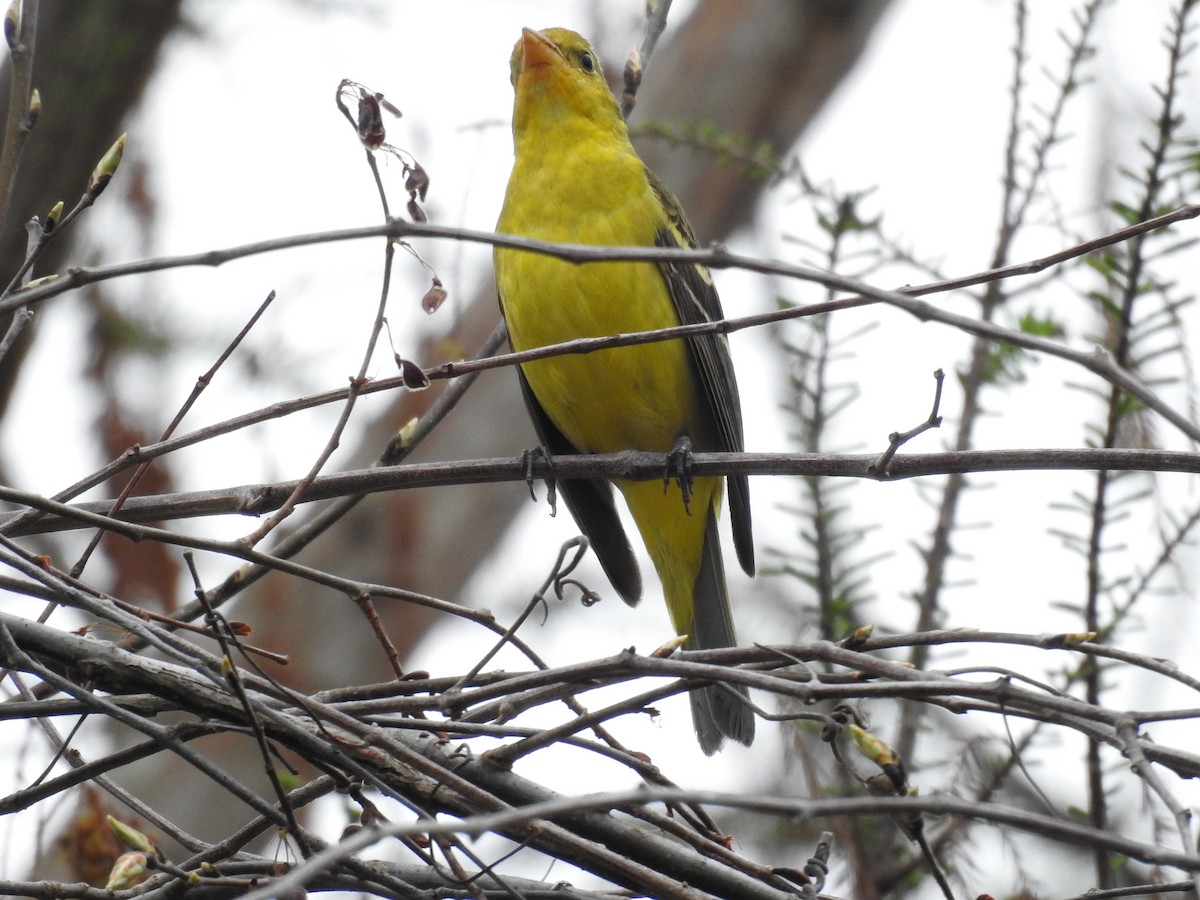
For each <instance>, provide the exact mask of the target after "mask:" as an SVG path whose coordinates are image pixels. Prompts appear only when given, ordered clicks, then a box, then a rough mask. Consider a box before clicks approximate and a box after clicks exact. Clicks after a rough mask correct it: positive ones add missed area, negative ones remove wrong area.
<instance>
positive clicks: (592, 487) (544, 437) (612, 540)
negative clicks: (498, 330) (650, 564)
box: [517, 366, 642, 606]
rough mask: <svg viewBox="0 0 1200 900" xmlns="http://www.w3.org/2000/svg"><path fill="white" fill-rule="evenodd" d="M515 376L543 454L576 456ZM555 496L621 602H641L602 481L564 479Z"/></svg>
mask: <svg viewBox="0 0 1200 900" xmlns="http://www.w3.org/2000/svg"><path fill="white" fill-rule="evenodd" d="M517 375H518V377H519V378H520V380H521V393H522V394H523V395H524V397H525V405H526V406H527V407H529V417H530V418H531V419H533V427H534V429H535V430H536V431H537V434H538V439H539V440H540V441H541V442H542V447H543V449H544V450H545V451H546V453H548V454H550V456H551V457H554V456H566V455H567V454H568V453H578V452H579V451H578V450H576V449H575V447H574V445H572V444H571V442H570V441H568V440H567V439H566V437H564V436H563V433H562V432H561V431H559V430H558V426H556V425H555V424H554V423H553V422H552V421H550V417H549V416H548V415H546V411H545V410H544V409H542V404H540V403H539V402H538V399H537V397H535V396H534V395H533V390H532V389H531V388H530V387H529V382H528V381H526V380H525V373H524V372H522V371H521V367H520V366H518V367H517ZM558 492H559V494H560V495H561V496H562V498H563V499H564V500H565V501H566V502H567V509H569V510H570V511H571V515H572V516H574V517H575V523H576V524H577V525H578V526H579V530H580V531H582V532H583V533H584V535H586V536H587V539H588V540H589V541H590V542H591V545H592V549H593V550H594V551H596V558H597V559H599V560H600V566H601V567H602V568H603V569H604V574H605V575H607V576H608V580H609V581H611V582H612V586H613V587H614V588H616V590H617V593H618V594H620V595H621V599H622V600H624V601H625V602H626V603H628V604H629V605H630V606H634V605H636V604H637V602H638V601H639V600H641V599H642V575H641V572H640V571H639V570H638V564H637V558H636V557H635V556H634V555H633V548H632V547H630V546H629V538H628V537H627V536H626V534H625V528H624V527H623V526H622V525H621V519H620V517H619V516H618V515H617V508H616V506H615V505H614V504H613V495H612V487H611V486H610V485H609V483H608V482H607V481H605V480H604V479H602V478H597V479H590V480H584V479H580V478H568V479H563V480H561V481H559V482H558Z"/></svg>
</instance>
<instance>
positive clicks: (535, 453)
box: [521, 447, 558, 516]
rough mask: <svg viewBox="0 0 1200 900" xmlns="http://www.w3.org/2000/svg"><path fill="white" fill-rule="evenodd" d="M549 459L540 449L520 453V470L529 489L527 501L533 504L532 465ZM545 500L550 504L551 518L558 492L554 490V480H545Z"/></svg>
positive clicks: (535, 448) (534, 494)
mask: <svg viewBox="0 0 1200 900" xmlns="http://www.w3.org/2000/svg"><path fill="white" fill-rule="evenodd" d="M542 458H545V459H549V458H550V455H549V454H548V453H546V451H545V450H543V449H542V448H541V447H534V448H532V449H530V450H522V451H521V468H522V469H524V471H525V485H526V486H527V487H528V488H529V499H530V500H532V501H533V502H534V503H536V502H537V494H536V493H535V492H534V490H533V483H534V481H535V480H536V479H535V478H534V477H533V464H534V463H535V462H537V461H538V460H539V459H542ZM546 499H547V500H548V501H549V502H550V515H551V516H553V515H554V514H555V513H556V512H557V509H556V508H555V507H556V506H557V504H558V491H557V490H556V489H555V485H554V479H553V478H547V479H546Z"/></svg>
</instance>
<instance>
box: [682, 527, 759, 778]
mask: <svg viewBox="0 0 1200 900" xmlns="http://www.w3.org/2000/svg"><path fill="white" fill-rule="evenodd" d="M692 596H693V606H692V629H691V632H690V639H689V640H688V645H687V646H688V649H689V650H716V649H719V648H721V647H732V646H734V645H736V643H737V639H736V638H735V637H734V632H733V617H732V615H731V614H730V611H729V591H728V588H727V587H726V586H725V564H724V563H723V562H722V560H721V540H720V536H719V535H718V533H717V513H716V508H715V507H712V506H710V507H709V510H708V524H707V525H706V526H705V529H704V553H703V555H702V557H701V559H700V572H699V574H698V575H697V576H696V587H695V590H694V591H693V595H692ZM731 689H732V690H733V691H735V692H737V693H738V694H741V695H742V697H744V698H746V699H747V700H748V699H749V696H750V695H749V693H748V692H747V691H746V688H745V687H740V686H735V687H732V688H726V687H722V686H720V685H712V686H710V687H706V688H701V689H700V690H696V691H692V695H691V700H692V723H693V724H694V725H695V727H696V738H697V739H698V740H699V742H700V749H701V750H703V751H704V753H705V755H706V756H712V755H713V754H714V753H716V752H717V751H718V750H720V749H721V745H722V744H724V743H725V738H732V739H733V740H735V741H737V742H738V743H740V744H746V745H749V744H750V743H751V742H753V740H754V713H753V712H751V710H750V707H749V706H748V705H747V703H746V702H744V701H742V700H739V699H738V698H737V697H735V696H733V694H731V693H730V690H731Z"/></svg>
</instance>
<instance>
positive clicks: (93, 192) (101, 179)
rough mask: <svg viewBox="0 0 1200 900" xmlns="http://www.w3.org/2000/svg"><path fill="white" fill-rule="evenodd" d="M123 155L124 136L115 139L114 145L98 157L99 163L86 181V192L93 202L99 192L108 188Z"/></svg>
mask: <svg viewBox="0 0 1200 900" xmlns="http://www.w3.org/2000/svg"><path fill="white" fill-rule="evenodd" d="M124 153H125V135H121V136H120V137H119V138H117V140H116V143H114V144H113V145H112V146H111V147H109V148H108V152H107V153H105V154H104V155H103V156H102V157H100V162H98V163H96V168H95V169H93V170H92V177H91V178H90V179H89V180H88V187H87V192H88V196H90V197H91V198H92V199H93V200H94V199H95V198H97V197H99V196H100V192H101V191H103V190H104V189H105V188H106V187H108V183H109V182H110V181H112V177H113V175H115V174H116V173H117V167H118V166H120V165H121V157H122V156H123V155H124Z"/></svg>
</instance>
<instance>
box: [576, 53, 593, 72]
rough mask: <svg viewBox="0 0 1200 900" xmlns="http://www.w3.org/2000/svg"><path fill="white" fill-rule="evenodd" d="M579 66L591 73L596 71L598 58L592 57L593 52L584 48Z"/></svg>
mask: <svg viewBox="0 0 1200 900" xmlns="http://www.w3.org/2000/svg"><path fill="white" fill-rule="evenodd" d="M579 67H580V68H581V69H583V71H585V72H587V73H588V74H589V75H590V74H592V73H593V72H595V71H596V60H595V59H594V58H593V57H592V54H590V53H588V52H587V51H586V50H584V51H583V52H582V53H580V54H579Z"/></svg>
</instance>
